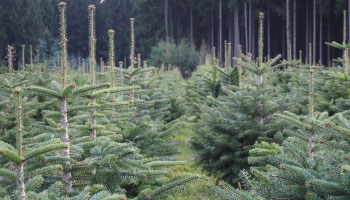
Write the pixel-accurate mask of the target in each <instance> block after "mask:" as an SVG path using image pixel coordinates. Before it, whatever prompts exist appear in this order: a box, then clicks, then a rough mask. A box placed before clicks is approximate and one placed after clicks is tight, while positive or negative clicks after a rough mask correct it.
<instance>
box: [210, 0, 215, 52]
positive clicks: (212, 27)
mask: <svg viewBox="0 0 350 200" xmlns="http://www.w3.org/2000/svg"><path fill="white" fill-rule="evenodd" d="M210 15H211V49H213V47H214V13H213V3H212V5H211V9H210Z"/></svg>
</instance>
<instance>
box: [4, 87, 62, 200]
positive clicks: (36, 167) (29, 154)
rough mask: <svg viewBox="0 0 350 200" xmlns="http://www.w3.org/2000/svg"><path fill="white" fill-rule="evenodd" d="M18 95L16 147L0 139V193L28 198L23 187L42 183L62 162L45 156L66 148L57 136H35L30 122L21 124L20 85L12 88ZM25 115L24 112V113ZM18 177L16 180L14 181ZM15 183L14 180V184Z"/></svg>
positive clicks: (40, 185) (30, 188) (32, 186)
mask: <svg viewBox="0 0 350 200" xmlns="http://www.w3.org/2000/svg"><path fill="white" fill-rule="evenodd" d="M15 94H16V99H17V127H16V128H17V134H16V147H13V146H12V145H11V144H8V143H5V142H3V141H1V142H0V163H1V166H2V168H0V185H1V190H0V197H1V196H4V195H8V197H4V198H5V199H6V198H10V196H12V195H15V196H17V199H21V200H24V199H26V198H27V195H26V191H36V190H38V189H40V187H43V185H44V184H45V182H46V181H45V180H44V176H54V175H55V174H57V173H58V174H60V172H61V171H62V166H61V165H59V164H57V163H55V161H54V160H51V161H50V160H47V159H45V158H47V157H51V156H54V155H56V153H55V151H57V150H59V149H63V148H65V144H64V143H62V142H61V141H60V140H58V139H46V140H38V139H37V138H38V137H35V136H34V137H29V136H31V135H33V134H34V135H37V133H34V132H33V129H31V127H30V126H26V127H24V126H23V116H25V115H24V114H28V113H27V112H24V114H23V110H24V108H23V107H22V89H20V88H17V89H15ZM25 118H27V116H26V117H25ZM16 181H17V182H16ZM16 183H17V184H16Z"/></svg>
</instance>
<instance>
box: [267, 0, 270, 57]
mask: <svg viewBox="0 0 350 200" xmlns="http://www.w3.org/2000/svg"><path fill="white" fill-rule="evenodd" d="M270 7H271V1H270V0H269V2H268V7H267V59H268V60H270V58H271V24H270V9H271V8H270Z"/></svg>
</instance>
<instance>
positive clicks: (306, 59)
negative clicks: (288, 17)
mask: <svg viewBox="0 0 350 200" xmlns="http://www.w3.org/2000/svg"><path fill="white" fill-rule="evenodd" d="M305 18H306V23H305V24H306V27H305V29H306V31H305V40H306V44H305V55H306V56H305V63H309V58H310V55H309V51H308V49H309V43H310V41H309V21H310V20H309V2H308V1H306V13H305Z"/></svg>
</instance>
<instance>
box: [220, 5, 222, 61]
mask: <svg viewBox="0 0 350 200" xmlns="http://www.w3.org/2000/svg"><path fill="white" fill-rule="evenodd" d="M221 62H222V2H221V0H219V63H221Z"/></svg>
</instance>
